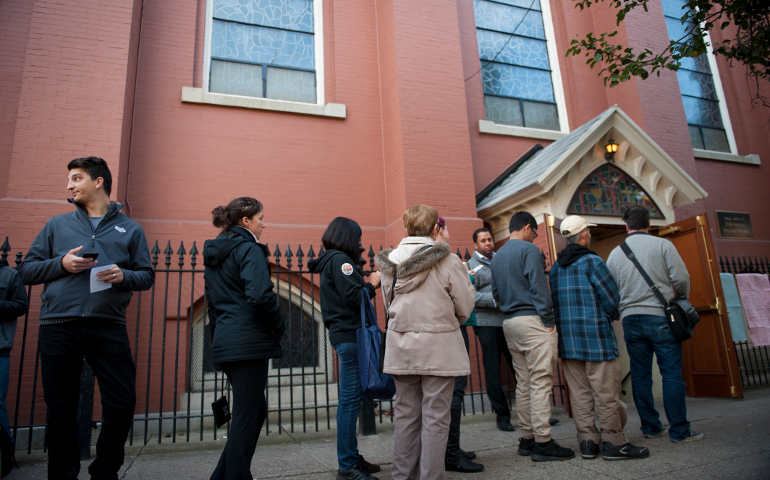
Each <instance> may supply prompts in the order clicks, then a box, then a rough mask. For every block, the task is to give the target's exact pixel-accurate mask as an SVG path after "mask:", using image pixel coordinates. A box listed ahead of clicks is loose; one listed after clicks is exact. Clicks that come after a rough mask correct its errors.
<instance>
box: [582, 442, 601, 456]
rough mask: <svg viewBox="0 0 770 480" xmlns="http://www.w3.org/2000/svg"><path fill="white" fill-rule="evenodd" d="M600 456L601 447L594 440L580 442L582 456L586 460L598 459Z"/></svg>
mask: <svg viewBox="0 0 770 480" xmlns="http://www.w3.org/2000/svg"><path fill="white" fill-rule="evenodd" d="M597 455H599V445H598V444H597V443H596V442H594V441H593V440H583V441H581V442H580V456H581V457H583V458H586V459H591V458H596V456H597Z"/></svg>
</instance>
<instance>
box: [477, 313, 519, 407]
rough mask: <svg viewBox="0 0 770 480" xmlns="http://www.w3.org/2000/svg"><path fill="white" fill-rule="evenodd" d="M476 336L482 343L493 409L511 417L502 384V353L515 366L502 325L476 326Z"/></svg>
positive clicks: (507, 362) (488, 390)
mask: <svg viewBox="0 0 770 480" xmlns="http://www.w3.org/2000/svg"><path fill="white" fill-rule="evenodd" d="M474 331H475V332H476V337H478V339H479V342H480V343H481V351H482V352H483V354H484V355H483V356H484V377H485V380H486V383H487V395H489V401H490V402H492V410H494V412H495V413H496V414H497V415H501V416H506V417H510V416H511V409H510V407H508V399H507V398H505V394H504V393H503V388H502V386H501V385H500V373H501V372H500V355H503V356H504V357H505V363H506V365H510V366H511V368H513V361H512V359H511V352H510V351H508V345H507V344H506V343H505V335H504V334H503V329H502V327H474Z"/></svg>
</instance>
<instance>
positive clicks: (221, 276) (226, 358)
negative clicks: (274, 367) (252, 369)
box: [203, 227, 283, 367]
mask: <svg viewBox="0 0 770 480" xmlns="http://www.w3.org/2000/svg"><path fill="white" fill-rule="evenodd" d="M268 253H269V252H268V250H267V247H266V246H264V245H262V244H261V243H257V242H256V241H255V240H254V236H253V235H252V234H251V233H250V232H249V231H247V230H245V229H243V228H241V227H232V228H230V229H228V230H225V231H223V232H222V233H220V234H219V236H217V238H216V239H214V240H206V242H205V243H204V246H203V263H204V265H205V267H206V270H205V272H204V278H205V281H206V297H207V298H208V311H209V321H210V322H211V325H212V330H213V335H212V346H211V347H212V354H213V361H214V364H215V365H216V366H218V367H220V366H221V365H222V364H224V363H228V362H237V361H241V360H259V359H265V358H277V357H280V356H281V336H282V335H283V322H282V321H281V315H280V313H279V311H278V300H277V298H276V295H275V293H274V292H273V282H272V281H271V280H270V267H269V265H268V263H267V255H268Z"/></svg>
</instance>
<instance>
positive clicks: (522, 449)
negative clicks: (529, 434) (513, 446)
mask: <svg viewBox="0 0 770 480" xmlns="http://www.w3.org/2000/svg"><path fill="white" fill-rule="evenodd" d="M534 447H535V439H534V438H524V437H521V438H520V439H519V455H521V456H522V457H528V456H530V455H531V454H532V449H533V448H534Z"/></svg>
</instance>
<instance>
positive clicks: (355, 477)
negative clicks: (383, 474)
mask: <svg viewBox="0 0 770 480" xmlns="http://www.w3.org/2000/svg"><path fill="white" fill-rule="evenodd" d="M337 480H377V477H372V476H371V475H369V474H368V473H366V472H362V471H361V470H359V469H357V468H351V469H350V470H337Z"/></svg>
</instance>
